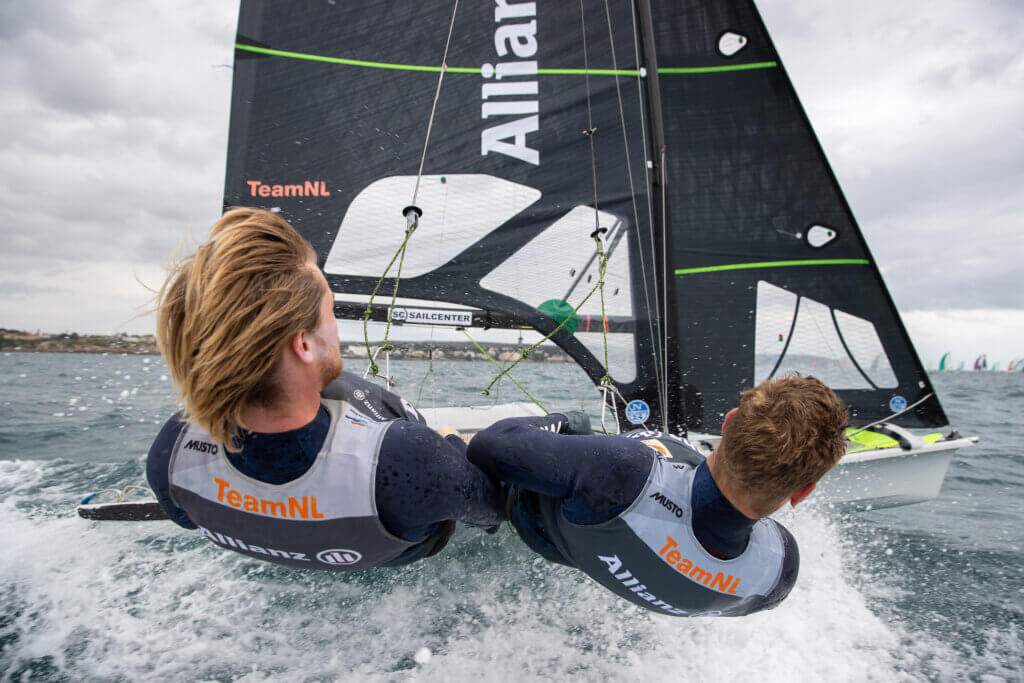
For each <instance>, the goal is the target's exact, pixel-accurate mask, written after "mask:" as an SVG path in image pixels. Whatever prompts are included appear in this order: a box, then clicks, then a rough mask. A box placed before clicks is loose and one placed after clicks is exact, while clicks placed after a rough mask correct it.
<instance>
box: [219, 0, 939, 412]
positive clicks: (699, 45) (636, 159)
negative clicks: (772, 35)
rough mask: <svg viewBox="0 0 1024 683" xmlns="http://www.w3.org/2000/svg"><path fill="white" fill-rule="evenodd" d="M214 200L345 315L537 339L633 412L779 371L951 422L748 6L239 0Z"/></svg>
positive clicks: (717, 400) (863, 405)
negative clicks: (412, 216)
mask: <svg viewBox="0 0 1024 683" xmlns="http://www.w3.org/2000/svg"><path fill="white" fill-rule="evenodd" d="M224 202H225V206H230V205H250V206H263V207H269V208H275V209H276V210H279V211H281V212H282V214H283V215H285V216H286V217H287V218H288V219H289V220H290V221H291V222H292V224H293V225H295V226H296V228H298V229H299V231H300V232H301V233H302V234H303V235H304V236H305V237H306V238H307V239H309V240H310V242H311V243H312V244H313V246H314V248H315V249H316V250H317V253H318V254H319V256H320V259H321V265H322V266H323V268H324V271H325V273H326V274H327V277H328V281H329V282H330V284H331V287H332V289H334V291H335V292H337V293H338V294H339V299H340V300H339V302H338V304H337V306H336V313H337V314H338V315H339V316H340V317H349V318H355V319H358V318H361V317H362V316H363V314H364V311H366V309H367V303H368V298H369V295H370V294H371V293H372V292H374V291H375V289H377V288H378V287H379V291H380V292H382V293H385V292H386V293H387V294H386V295H383V294H382V295H378V296H377V297H376V298H375V299H374V305H372V306H370V317H371V319H374V320H387V319H389V318H390V319H391V320H392V321H393V322H394V323H396V324H403V323H404V324H411V323H413V322H417V321H421V322H429V323H432V324H435V325H450V326H452V327H456V326H457V327H466V328H528V329H533V330H536V331H537V332H539V333H540V334H543V335H548V334H552V333H553V336H552V337H551V340H552V341H553V342H555V343H557V344H558V345H559V346H560V347H562V348H563V349H564V350H565V351H566V352H568V353H569V355H570V356H572V358H573V359H574V360H575V361H576V362H577V363H579V364H580V366H581V367H582V368H583V369H584V370H585V371H586V372H587V374H588V375H589V376H590V378H591V379H592V380H593V381H594V382H595V383H600V382H602V381H604V382H607V383H609V384H610V385H611V386H614V387H615V388H616V389H617V391H618V392H619V394H620V396H621V397H623V398H624V399H626V400H629V401H633V400H639V401H642V402H643V403H644V404H646V409H645V410H644V411H642V412H641V413H640V414H639V415H640V417H637V413H636V412H633V413H631V414H629V415H628V417H630V418H631V419H633V420H634V421H636V420H640V419H642V420H645V421H646V422H647V423H648V424H650V425H651V426H654V425H658V426H661V427H663V428H668V429H670V430H672V431H686V430H687V429H697V430H701V431H714V430H717V429H718V428H719V427H720V426H721V421H722V417H723V416H724V414H725V412H726V411H727V410H728V408H729V407H731V406H732V405H735V403H736V402H737V400H738V398H739V394H740V392H741V391H743V390H744V389H746V388H749V387H751V386H753V385H754V384H756V383H757V382H759V381H760V380H762V379H765V378H767V377H770V376H777V375H780V374H783V373H786V372H789V371H794V370H795V371H800V372H802V373H805V374H811V375H815V376H817V377H819V378H820V379H822V380H823V381H825V382H826V383H828V384H829V385H830V386H832V387H833V388H834V389H836V390H837V392H838V393H839V394H840V396H842V398H843V399H844V400H846V402H847V403H848V404H849V406H850V408H851V414H852V416H853V419H854V421H855V422H857V423H860V424H863V423H866V422H869V421H873V420H876V419H879V418H883V417H886V416H888V415H890V414H891V413H892V412H895V411H897V410H899V409H901V408H902V407H904V406H906V405H911V404H914V403H918V402H919V405H917V406H916V407H915V408H913V409H912V410H910V411H908V412H906V413H904V414H903V415H902V416H901V417H900V418H899V421H901V422H902V423H903V424H905V425H908V426H921V425H939V424H945V423H946V420H945V416H944V415H943V413H942V409H941V407H940V405H939V403H938V400H937V399H935V398H934V396H932V397H930V398H928V395H929V394H931V393H932V391H933V390H932V388H931V386H930V384H929V380H928V378H927V375H926V374H925V372H924V370H923V368H922V366H921V364H920V361H919V360H918V358H917V356H916V354H915V352H914V350H913V347H912V346H911V344H910V340H909V337H908V335H907V333H906V331H905V329H904V328H903V325H902V323H901V322H900V320H899V316H898V314H897V312H896V309H895V307H894V305H893V303H892V301H891V299H890V297H889V295H888V293H887V291H886V289H885V285H884V283H883V282H882V278H881V276H880V274H879V271H878V269H877V267H876V266H875V264H874V261H873V259H872V258H871V255H870V253H869V252H868V249H867V246H866V245H865V243H864V240H863V238H862V237H861V235H860V232H859V230H858V228H857V226H856V223H855V221H854V219H853V215H852V213H851V211H850V209H849V207H848V206H847V204H846V202H845V200H844V198H843V196H842V193H841V191H840V189H839V186H838V184H837V182H836V180H835V178H834V176H833V174H832V172H831V170H830V168H829V166H828V163H827V161H826V159H825V157H824V154H823V152H822V150H821V147H820V145H819V144H818V142H817V140H816V138H815V136H814V133H813V131H812V129H811V127H810V124H809V122H808V121H807V119H806V116H805V115H804V112H803V110H802V108H801V106H800V104H799V101H798V100H797V97H796V94H795V92H794V90H793V88H792V85H791V84H790V82H789V79H788V77H787V76H786V73H785V71H784V69H783V68H782V65H781V63H780V61H779V58H778V55H777V54H776V52H775V49H774V47H773V46H772V44H771V41H770V39H769V37H768V35H767V32H766V30H765V27H764V24H763V22H762V21H761V19H760V17H759V16H758V14H757V11H756V8H755V7H754V5H753V3H752V2H749V1H748V0H742V1H725V0H688V1H685V2H678V1H677V2H666V3H648V2H638V3H635V4H634V3H630V2H622V1H613V2H609V3H605V2H604V1H603V0H602V1H601V2H598V1H597V0H582V1H581V2H579V3H575V2H559V3H554V2H512V1H510V0H509V1H506V0H498V1H496V2H489V3H481V2H477V3H467V2H462V3H457V2H454V1H448V2H438V1H435V0H430V1H424V2H418V3H334V2H321V1H313V0H307V1H303V2H299V1H294V0H290V1H287V2H286V1H284V0H243V1H242V4H241V14H240V18H239V27H238V38H237V43H236V59H235V74H234V88H233V94H232V118H231V128H230V140H229V152H228V170H227V181H226V186H225V196H224ZM410 205H413V206H416V207H417V209H418V210H419V211H420V212H421V213H422V216H421V217H420V218H419V222H418V226H417V227H416V230H415V232H414V233H413V234H411V235H407V233H406V218H405V208H406V207H407V206H410ZM407 237H408V246H407V248H406V249H405V250H404V252H403V251H402V250H401V246H402V244H403V243H404V242H405V241H406V238H407ZM396 255H399V256H400V260H399V263H400V265H401V268H402V270H401V278H400V283H399V289H398V292H399V296H400V297H402V306H395V307H391V306H390V305H389V303H390V293H391V292H392V291H393V288H394V286H395V284H396V279H395V278H396V269H392V270H388V268H389V264H392V260H393V259H395V258H396ZM602 265H603V266H604V267H602ZM385 271H387V275H386V276H384V277H383V278H382V275H384V274H385ZM602 282H603V287H597V285H598V283H602ZM588 295H589V298H587V297H588ZM581 302H582V303H581ZM573 309H577V310H576V312H575V315H574V316H571V320H566V317H565V315H562V314H559V313H558V311H561V312H562V313H565V312H571V311H572V310H573ZM563 320H566V322H565V324H562V325H561V327H560V323H562V321H563ZM556 330H557V331H556ZM617 408H618V410H619V411H620V415H621V417H622V418H623V419H625V418H626V417H627V413H626V412H625V411H624V405H623V404H622V403H619V404H618V405H617Z"/></svg>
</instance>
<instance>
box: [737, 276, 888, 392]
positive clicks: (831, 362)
mask: <svg viewBox="0 0 1024 683" xmlns="http://www.w3.org/2000/svg"><path fill="white" fill-rule="evenodd" d="M754 334H755V342H754V353H755V371H754V381H755V384H756V383H760V382H761V381H763V380H765V379H768V378H769V377H782V376H784V375H786V374H788V373H791V372H799V373H801V374H803V375H812V376H814V377H817V378H818V379H820V380H821V381H822V382H824V383H825V384H827V385H829V386H830V387H832V388H833V389H873V388H875V387H880V388H891V387H895V386H897V382H896V375H895V373H894V372H893V370H892V365H891V364H890V363H889V359H888V357H887V356H886V355H885V350H884V349H883V348H882V343H881V340H880V339H879V337H878V333H877V331H876V330H875V326H874V325H873V324H872V323H871V322H869V321H867V320H864V319H863V318H858V317H856V316H853V315H850V314H848V313H845V312H843V311H839V310H833V309H830V308H829V307H828V306H826V305H824V304H822V303H820V302H817V301H814V300H813V299H809V298H807V297H800V296H797V295H796V294H793V293H792V292H789V291H787V290H785V289H783V288H781V287H777V286H775V285H772V284H770V283H768V282H765V281H763V280H762V281H760V282H758V284H757V311H756V326H755V333H754ZM869 380H870V382H869ZM872 383H873V384H874V385H875V386H874V387H872Z"/></svg>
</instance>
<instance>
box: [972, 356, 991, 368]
mask: <svg viewBox="0 0 1024 683" xmlns="http://www.w3.org/2000/svg"><path fill="white" fill-rule="evenodd" d="M974 369H975V370H988V354H984V353H983V354H981V355H980V356H978V357H977V358H975V359H974Z"/></svg>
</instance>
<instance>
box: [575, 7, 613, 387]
mask: <svg viewBox="0 0 1024 683" xmlns="http://www.w3.org/2000/svg"><path fill="white" fill-rule="evenodd" d="M580 31H581V32H582V34H583V66H584V67H586V69H587V74H586V75H585V76H584V81H585V82H586V86H587V130H586V131H584V132H585V133H586V134H587V138H589V143H590V176H591V179H592V181H593V184H594V233H593V236H594V241H595V242H596V243H597V263H598V272H599V275H598V278H597V287H598V289H600V290H601V341H602V344H603V346H604V376H603V377H602V378H601V383H602V384H606V383H610V382H611V379H612V378H611V369H610V368H609V367H608V315H607V314H606V313H605V305H604V275H605V272H607V270H608V258H607V257H605V256H604V244H603V242H602V241H601V218H600V209H599V207H598V204H597V152H596V150H595V149H594V135H595V133H596V132H597V129H596V128H595V127H594V119H593V112H592V109H591V93H590V55H589V53H588V51H587V13H586V10H585V9H584V8H583V0H580Z"/></svg>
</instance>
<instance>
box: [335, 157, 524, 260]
mask: <svg viewBox="0 0 1024 683" xmlns="http://www.w3.org/2000/svg"><path fill="white" fill-rule="evenodd" d="M414 192H416V176H391V177H388V178H381V179H380V180H376V181H374V182H372V183H370V184H369V185H367V186H366V187H365V188H363V190H362V191H361V192H360V193H359V194H358V195H357V196H356V197H355V199H353V200H352V203H351V204H350V205H349V207H348V211H346V212H345V217H344V218H343V219H342V221H341V227H340V228H339V229H338V236H337V237H336V238H335V240H334V244H333V245H332V246H331V251H330V252H329V253H328V255H327V261H326V263H325V264H324V272H326V273H330V274H337V275H353V276H363V277H380V276H381V275H382V274H383V273H384V269H385V268H387V266H388V263H390V261H391V259H392V258H393V257H394V255H395V252H397V251H398V248H399V247H400V246H401V244H402V240H404V239H405V219H404V218H403V217H402V209H403V208H404V207H405V206H407V205H408V204H410V203H411V201H412V197H413V193H414ZM540 196H541V193H540V191H539V190H536V189H534V188H532V187H527V186H525V185H520V184H518V183H513V182H511V181H508V180H504V179H502V178H496V177H494V176H489V175H483V174H455V175H444V176H441V175H425V176H423V177H422V178H421V179H420V185H419V190H418V192H416V205H417V206H418V207H420V208H421V209H422V210H423V216H422V217H421V218H420V221H419V227H418V228H417V229H416V232H415V233H414V234H413V236H412V238H411V239H410V241H409V246H408V248H407V249H406V252H405V259H404V261H403V263H402V277H403V278H409V277H416V276H417V275H423V274H424V273H429V272H430V271H432V270H435V269H437V268H439V267H441V266H442V265H444V264H445V263H447V262H448V261H450V260H451V259H453V258H454V257H455V256H457V255H458V254H460V253H461V252H462V251H464V250H465V249H466V248H467V247H469V246H470V245H472V244H473V243H475V242H477V241H478V240H480V239H481V238H483V237H484V236H486V235H487V234H489V233H490V232H492V231H493V230H495V229H496V228H498V227H499V226H501V225H502V224H503V223H505V222H506V221H508V220H509V219H511V218H512V217H513V216H515V215H516V214H518V213H519V212H520V211H522V210H523V209H525V208H526V207H528V206H530V205H531V204H533V203H534V202H536V201H537V200H538V199H540ZM394 272H395V267H393V268H392V271H391V272H390V273H389V275H392V276H393V274H394Z"/></svg>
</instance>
